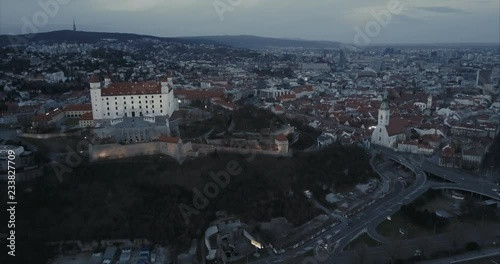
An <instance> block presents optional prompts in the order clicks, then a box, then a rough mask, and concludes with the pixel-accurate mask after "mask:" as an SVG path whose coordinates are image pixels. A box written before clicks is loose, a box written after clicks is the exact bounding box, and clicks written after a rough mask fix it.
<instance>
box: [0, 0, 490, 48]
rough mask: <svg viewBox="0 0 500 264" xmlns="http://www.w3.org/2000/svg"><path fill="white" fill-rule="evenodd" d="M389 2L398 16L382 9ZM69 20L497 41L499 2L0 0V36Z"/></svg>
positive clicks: (117, 27) (149, 28) (214, 30)
mask: <svg viewBox="0 0 500 264" xmlns="http://www.w3.org/2000/svg"><path fill="white" fill-rule="evenodd" d="M391 2H396V3H399V5H400V7H399V10H398V9H397V8H396V9H394V8H388V5H389V4H390V3H391ZM43 3H51V4H52V5H50V4H48V6H50V8H46V7H44V5H43ZM54 3H57V5H56V6H55V7H54V5H53V4H54ZM45 10H48V11H45ZM389 10H392V11H394V10H396V11H394V12H393V13H389V14H391V18H390V19H389V20H387V21H388V23H386V25H382V26H380V23H378V22H376V21H377V20H376V19H375V18H374V17H373V15H372V13H377V12H382V13H383V12H385V13H388V12H389ZM73 17H75V20H76V24H77V29H78V30H82V31H100V32H126V33H139V34H146V35H155V36H165V37H175V36H204V35H242V34H245V35H257V36H265V37H285V38H301V39H311V40H333V41H341V42H345V43H354V42H355V37H356V35H357V34H359V33H357V31H356V28H358V29H359V31H361V32H366V30H365V25H366V24H367V23H371V25H372V26H373V25H374V24H375V23H376V24H377V25H379V27H380V31H379V32H375V34H372V36H371V37H370V42H371V43H443V42H445V43H450V42H455V43H457V42H459V43H465V42H475V43H477V42H496V43H498V42H500V1H499V0H349V1H345V0H0V34H10V33H15V34H17V33H26V32H28V33H30V32H32V31H35V33H38V32H46V31H52V30H61V29H71V28H72V19H73ZM382 17H383V18H384V19H386V18H387V16H382ZM382 22H384V21H382ZM375 29H376V28H375Z"/></svg>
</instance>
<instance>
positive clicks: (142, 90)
mask: <svg viewBox="0 0 500 264" xmlns="http://www.w3.org/2000/svg"><path fill="white" fill-rule="evenodd" d="M160 93H161V84H159V83H156V82H135V83H112V84H110V85H109V86H108V88H105V89H102V90H101V95H102V96H117V95H137V94H160Z"/></svg>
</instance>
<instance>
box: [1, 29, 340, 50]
mask: <svg viewBox="0 0 500 264" xmlns="http://www.w3.org/2000/svg"><path fill="white" fill-rule="evenodd" d="M142 38H151V39H158V40H164V41H171V42H177V43H185V44H214V45H223V46H231V47H235V48H247V49H265V48H270V47H303V48H318V49H332V48H333V49H335V48H339V47H340V46H341V45H342V44H341V43H339V42H332V41H308V40H299V39H281V38H264V37H256V36H248V35H241V36H199V37H176V38H165V37H156V36H147V35H139V34H130V33H105V32H84V31H76V32H75V31H71V30H60V31H52V32H43V33H38V34H32V35H30V34H28V35H17V37H13V36H10V35H0V47H5V46H8V45H11V44H16V43H17V44H22V42H20V41H19V40H20V39H22V40H26V41H28V42H38V41H47V42H64V41H67V42H78V43H96V42H98V41H100V40H102V39H116V40H119V41H127V40H136V39H142Z"/></svg>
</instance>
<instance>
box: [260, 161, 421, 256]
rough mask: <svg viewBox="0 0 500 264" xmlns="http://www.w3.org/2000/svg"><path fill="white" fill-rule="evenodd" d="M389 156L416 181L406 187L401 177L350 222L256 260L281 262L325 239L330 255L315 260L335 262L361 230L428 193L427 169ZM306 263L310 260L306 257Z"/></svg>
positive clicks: (312, 247) (322, 242) (323, 242)
mask: <svg viewBox="0 0 500 264" xmlns="http://www.w3.org/2000/svg"><path fill="white" fill-rule="evenodd" d="M389 156H390V158H393V159H395V160H396V161H397V162H398V163H400V164H402V165H404V166H406V167H408V168H409V169H410V170H412V171H413V173H414V174H415V177H416V180H415V182H414V184H412V185H410V186H408V187H407V188H406V189H405V184H404V183H403V182H401V181H398V182H396V184H395V185H394V188H393V190H392V192H390V193H389V194H387V195H386V196H385V197H383V198H380V199H378V200H376V201H375V202H374V203H373V204H371V205H369V206H368V207H366V208H365V209H364V210H362V211H361V212H360V213H359V214H357V215H355V216H353V217H351V218H350V219H349V220H350V222H349V223H346V222H342V223H341V224H339V225H337V226H335V227H334V228H332V229H330V230H328V231H326V232H325V233H323V234H322V235H320V237H319V238H315V239H312V240H310V241H309V242H306V243H305V244H303V245H301V246H299V247H297V248H295V249H294V250H290V251H288V252H286V253H284V254H281V255H274V256H270V257H267V258H265V259H261V260H258V261H255V262H253V263H279V262H282V261H286V260H290V259H296V258H298V257H300V256H301V255H302V254H304V253H305V252H307V251H309V250H311V249H317V248H319V247H318V245H321V244H325V243H326V245H327V246H326V247H325V249H324V250H325V251H328V255H326V256H323V258H321V259H316V260H315V261H316V263H332V261H334V260H335V257H336V256H337V255H338V254H339V253H340V252H342V250H343V249H344V247H345V246H346V245H347V244H349V242H350V241H351V240H353V239H354V238H356V237H357V236H358V235H359V234H360V233H362V232H363V231H365V230H366V229H367V227H368V225H378V224H379V223H381V222H382V221H384V220H385V219H386V218H387V216H388V215H392V214H393V213H394V212H395V211H397V210H398V209H399V207H400V206H401V205H402V204H408V203H410V202H411V201H413V200H414V199H416V198H417V197H419V196H420V195H422V194H423V193H425V191H426V190H427V189H426V188H425V183H426V181H427V175H426V173H425V171H423V170H422V169H421V168H420V167H419V166H415V165H413V164H412V163H411V162H410V161H408V160H406V159H404V158H399V157H397V156H395V155H393V154H390V155H389ZM377 172H378V171H377ZM381 177H384V176H381ZM305 263H307V261H306V262H305Z"/></svg>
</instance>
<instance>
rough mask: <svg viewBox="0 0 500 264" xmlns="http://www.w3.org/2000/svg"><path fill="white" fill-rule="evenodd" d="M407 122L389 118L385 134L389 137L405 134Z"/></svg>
mask: <svg viewBox="0 0 500 264" xmlns="http://www.w3.org/2000/svg"><path fill="white" fill-rule="evenodd" d="M408 123H409V122H408V120H407V119H402V118H391V119H390V120H389V125H388V126H387V134H389V136H394V135H399V134H402V133H404V132H405V129H406V128H407V127H408Z"/></svg>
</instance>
